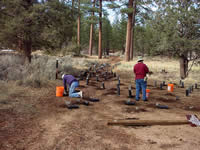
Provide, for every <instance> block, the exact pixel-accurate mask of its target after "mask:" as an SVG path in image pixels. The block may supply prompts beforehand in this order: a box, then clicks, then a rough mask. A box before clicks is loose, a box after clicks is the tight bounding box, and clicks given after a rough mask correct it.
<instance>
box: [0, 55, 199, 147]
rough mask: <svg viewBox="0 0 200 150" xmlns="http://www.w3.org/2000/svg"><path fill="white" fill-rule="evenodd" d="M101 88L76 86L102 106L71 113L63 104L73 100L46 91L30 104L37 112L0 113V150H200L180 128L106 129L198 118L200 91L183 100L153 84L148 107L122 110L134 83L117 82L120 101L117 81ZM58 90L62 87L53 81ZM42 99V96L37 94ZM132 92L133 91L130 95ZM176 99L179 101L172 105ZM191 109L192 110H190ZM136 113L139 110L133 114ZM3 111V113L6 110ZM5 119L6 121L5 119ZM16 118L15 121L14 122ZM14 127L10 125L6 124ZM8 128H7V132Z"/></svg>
mask: <svg viewBox="0 0 200 150" xmlns="http://www.w3.org/2000/svg"><path fill="white" fill-rule="evenodd" d="M119 60H120V59H119V57H113V58H112V59H111V60H110V63H112V64H114V63H117V62H119ZM101 80H102V81H103V82H105V87H106V89H105V90H102V89H101V88H100V86H101V82H96V81H95V77H93V78H92V79H91V82H90V83H89V85H86V82H85V81H80V85H81V86H80V88H79V89H80V90H83V91H84V92H85V93H87V94H88V95H89V96H90V97H95V98H99V99H100V102H96V103H91V105H90V106H84V105H80V108H79V109H76V110H69V109H67V108H65V107H64V100H72V101H73V100H74V99H70V98H68V97H63V98H57V97H55V87H50V88H49V89H48V90H47V92H45V93H44V94H43V96H40V97H38V98H37V99H31V102H32V106H33V108H35V109H36V110H37V111H36V113H29V114H28V115H23V114H19V113H17V114H15V113H14V111H12V110H10V112H9V111H8V112H2V111H0V115H1V116H0V117H1V119H0V123H1V128H0V131H1V133H3V134H0V141H1V142H0V143H1V144H0V149H2V150H5V149H6V150H9V149H25V150H38V149H41V150H43V149H44V150H68V149H69V150H76V149H77V150H94V149H95V150H132V149H135V150H148V149H154V150H160V149H163V150H169V149H173V150H176V149H177V150H178V149H181V150H188V149H192V150H198V149H199V145H200V134H199V133H200V132H199V131H200V128H198V127H197V128H193V127H190V126H189V125H180V126H147V127H123V126H108V125H107V121H108V120H110V119H125V118H138V119H160V120H161V119H163V120H164V119H172V120H173V119H185V115H186V114H197V115H199V116H200V107H199V106H200V101H199V91H200V90H195V91H194V92H193V94H192V95H191V96H190V97H185V96H184V93H185V89H181V88H178V87H176V88H175V91H174V93H172V94H169V93H168V92H167V90H166V87H164V88H165V89H164V90H159V89H158V88H156V87H153V81H149V82H148V88H150V90H151V93H150V94H151V95H150V98H149V101H148V102H145V103H144V102H143V101H139V102H137V103H136V105H134V106H127V105H124V101H125V100H127V99H128V97H127V96H128V86H129V85H130V84H132V86H133V89H134V87H135V85H134V82H133V81H132V79H130V74H123V73H122V75H121V76H120V80H121V85H120V88H121V95H120V96H118V95H117V91H116V85H117V82H118V81H117V79H116V78H111V79H109V80H106V81H104V80H103V79H101ZM55 84H56V85H61V84H62V81H57V82H56V83H55ZM37 92H38V93H42V92H44V91H42V90H40V91H37ZM134 93H135V91H134V90H133V95H134ZM176 96H179V97H180V98H179V100H176ZM156 102H159V103H161V104H165V105H168V106H169V107H170V109H167V110H163V109H162V110H161V109H157V108H156V107H155V103H156ZM189 106H194V107H193V108H192V107H190V108H192V109H189ZM136 107H137V108H139V109H138V110H136ZM4 111H5V110H4ZM5 115H7V116H5ZM14 118H15V120H13V119H14ZM12 121H13V122H15V124H12V125H11V124H10V122H12ZM8 125H10V126H8Z"/></svg>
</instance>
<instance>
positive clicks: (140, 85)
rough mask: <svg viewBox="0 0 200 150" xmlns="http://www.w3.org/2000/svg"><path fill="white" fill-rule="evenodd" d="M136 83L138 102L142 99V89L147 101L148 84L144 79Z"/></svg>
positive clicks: (143, 97) (143, 96)
mask: <svg viewBox="0 0 200 150" xmlns="http://www.w3.org/2000/svg"><path fill="white" fill-rule="evenodd" d="M135 82H136V96H135V99H136V100H137V101H138V100H139V99H140V91H141V89H142V99H143V100H144V101H145V100H147V98H146V88H147V82H146V81H144V79H137V80H135Z"/></svg>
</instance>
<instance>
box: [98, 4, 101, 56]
mask: <svg viewBox="0 0 200 150" xmlns="http://www.w3.org/2000/svg"><path fill="white" fill-rule="evenodd" d="M99 3H100V4H99V48H98V52H99V54H98V58H99V59H101V58H102V0H99Z"/></svg>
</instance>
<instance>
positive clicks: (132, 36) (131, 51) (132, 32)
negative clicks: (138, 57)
mask: <svg viewBox="0 0 200 150" xmlns="http://www.w3.org/2000/svg"><path fill="white" fill-rule="evenodd" d="M133 5H134V6H133V7H134V10H133V20H132V30H131V46H130V59H131V60H133V52H134V35H135V34H134V33H135V30H134V29H135V15H136V0H135V1H134V4H133Z"/></svg>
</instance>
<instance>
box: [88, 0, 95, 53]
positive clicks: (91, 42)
mask: <svg viewBox="0 0 200 150" xmlns="http://www.w3.org/2000/svg"><path fill="white" fill-rule="evenodd" d="M95 2H96V0H94V1H93V8H95ZM92 17H94V12H92ZM93 27H94V25H93V23H91V25H90V42H89V55H90V56H92V46H93Z"/></svg>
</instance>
